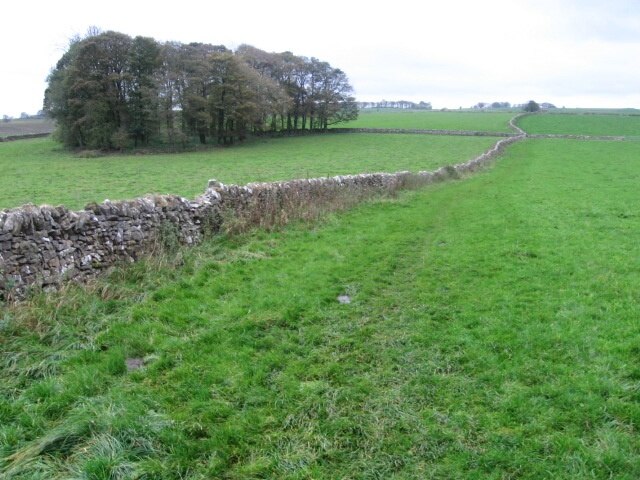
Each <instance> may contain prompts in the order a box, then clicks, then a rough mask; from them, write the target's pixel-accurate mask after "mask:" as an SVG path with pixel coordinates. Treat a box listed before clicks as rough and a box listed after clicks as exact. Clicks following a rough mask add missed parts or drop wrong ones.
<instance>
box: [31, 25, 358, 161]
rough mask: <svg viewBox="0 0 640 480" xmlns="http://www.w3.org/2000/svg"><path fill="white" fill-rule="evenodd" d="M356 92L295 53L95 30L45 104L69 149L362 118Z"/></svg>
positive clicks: (222, 140) (73, 53)
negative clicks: (161, 40) (174, 40)
mask: <svg viewBox="0 0 640 480" xmlns="http://www.w3.org/2000/svg"><path fill="white" fill-rule="evenodd" d="M352 91H353V89H352V87H351V85H350V84H349V80H348V78H347V76H346V74H345V73H344V72H343V71H342V70H340V69H337V68H333V67H332V66H331V65H329V64H328V63H327V62H323V61H320V60H318V59H316V58H306V57H300V56H296V55H294V54H292V53H291V52H284V53H268V52H265V51H262V50H260V49H258V48H255V47H252V46H249V45H242V46H241V47H239V48H238V49H237V50H236V51H235V52H233V51H231V50H229V49H227V48H226V47H224V46H221V45H210V44H203V43H190V44H182V43H178V42H167V43H163V44H161V43H159V42H157V41H155V40H154V39H152V38H147V37H135V38H131V37H129V36H128V35H125V34H122V33H118V32H111V31H109V32H104V33H99V32H95V31H94V32H92V33H91V34H89V35H88V36H87V37H85V38H82V39H76V40H75V41H73V42H71V44H70V46H69V48H68V50H67V51H66V52H65V53H64V55H63V56H62V57H61V58H60V60H59V61H58V63H57V65H56V66H55V68H54V69H53V71H52V72H51V74H50V75H49V78H48V88H47V90H46V91H45V99H44V110H45V111H46V113H47V115H48V116H50V117H51V118H53V119H54V120H56V123H57V129H58V130H57V135H58V138H59V139H60V140H61V141H62V142H63V143H64V144H65V145H67V146H70V147H82V148H96V149H121V148H126V147H129V146H144V145H149V144H156V143H169V144H171V145H185V144H186V143H188V142H190V141H191V140H192V139H197V140H198V141H199V142H200V143H203V144H204V143H211V142H214V143H218V144H231V143H234V141H236V140H239V139H240V140H242V139H244V138H245V137H246V136H247V135H248V134H251V133H262V132H269V131H271V132H275V131H295V130H310V129H326V128H328V127H329V125H332V124H334V123H338V122H341V121H346V120H352V119H355V118H357V114H358V109H357V105H356V103H355V100H354V98H353V97H352V96H351V93H352Z"/></svg>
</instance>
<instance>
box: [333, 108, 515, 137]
mask: <svg viewBox="0 0 640 480" xmlns="http://www.w3.org/2000/svg"><path fill="white" fill-rule="evenodd" d="M513 116H514V114H513V113H509V112H498V113H490V112H473V113H471V112H434V111H420V110H413V111H403V110H398V111H395V110H381V111H367V110H361V111H360V114H359V116H358V119H357V120H355V121H353V122H346V123H341V124H339V125H336V127H337V128H341V127H348V128H407V129H423V130H470V131H480V132H511V129H510V128H509V120H510V119H511V118H512V117H513Z"/></svg>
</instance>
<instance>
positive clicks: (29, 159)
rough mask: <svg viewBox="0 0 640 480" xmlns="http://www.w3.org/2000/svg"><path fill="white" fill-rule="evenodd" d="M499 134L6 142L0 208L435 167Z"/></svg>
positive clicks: (469, 154) (0, 159) (1, 151)
mask: <svg viewBox="0 0 640 480" xmlns="http://www.w3.org/2000/svg"><path fill="white" fill-rule="evenodd" d="M496 140H497V139H495V138H487V137H485V138H471V137H464V138H463V137H436V136H422V135H420V136H418V135H377V134H367V135H360V134H358V135H351V134H340V135H338V134H336V135H316V136H305V137H294V138H278V139H263V140H254V141H251V142H247V143H245V144H243V145H237V146H234V147H231V148H214V149H211V150H207V151H200V152H189V153H176V154H153V155H151V154H148V155H109V156H104V157H98V158H81V157H79V156H77V155H75V154H74V153H71V152H69V151H67V150H64V149H63V148H62V147H60V146H59V145H58V144H56V143H55V142H54V141H53V140H51V139H37V140H28V141H26V140H25V141H19V142H6V143H0V171H2V175H0V208H8V207H15V206H18V205H22V204H24V203H34V204H36V205H39V204H43V203H47V204H54V205H58V204H64V205H66V206H68V207H69V208H80V207H82V206H84V205H85V204H86V203H88V202H91V201H97V202H101V201H103V200H104V199H106V198H109V199H110V200H121V199H127V198H134V197H136V196H142V195H144V194H147V193H172V194H178V195H183V196H186V197H189V198H193V197H195V196H196V195H199V194H201V193H203V192H204V189H205V187H206V185H207V180H208V179H210V178H216V179H218V180H220V181H222V182H224V183H237V184H245V183H248V182H255V181H269V180H287V179H292V178H310V177H320V176H331V175H342V174H354V173H364V172H376V171H383V172H394V171H398V170H412V171H417V170H432V169H435V168H437V167H439V166H442V165H445V164H450V163H459V162H463V161H466V160H469V159H471V158H473V157H475V156H476V155H479V154H480V153H482V152H483V151H484V150H486V149H488V148H490V147H491V146H492V145H493V144H494V143H495V142H496Z"/></svg>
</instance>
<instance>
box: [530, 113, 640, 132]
mask: <svg viewBox="0 0 640 480" xmlns="http://www.w3.org/2000/svg"><path fill="white" fill-rule="evenodd" d="M518 124H519V125H520V127H522V128H523V129H524V130H525V131H526V132H527V133H534V134H535V133H541V134H545V133H550V134H564V135H612V136H617V135H623V136H633V137H637V136H640V116H629V115H580V114H576V115H557V114H538V115H529V116H526V117H523V118H521V119H520V120H519V121H518Z"/></svg>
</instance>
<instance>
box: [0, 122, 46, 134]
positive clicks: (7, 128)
mask: <svg viewBox="0 0 640 480" xmlns="http://www.w3.org/2000/svg"><path fill="white" fill-rule="evenodd" d="M53 129H54V123H53V122H52V121H51V120H47V119H45V118H29V119H24V120H22V119H18V120H11V121H10V122H3V121H0V138H2V137H9V136H11V135H30V134H33V133H51V132H52V131H53Z"/></svg>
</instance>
